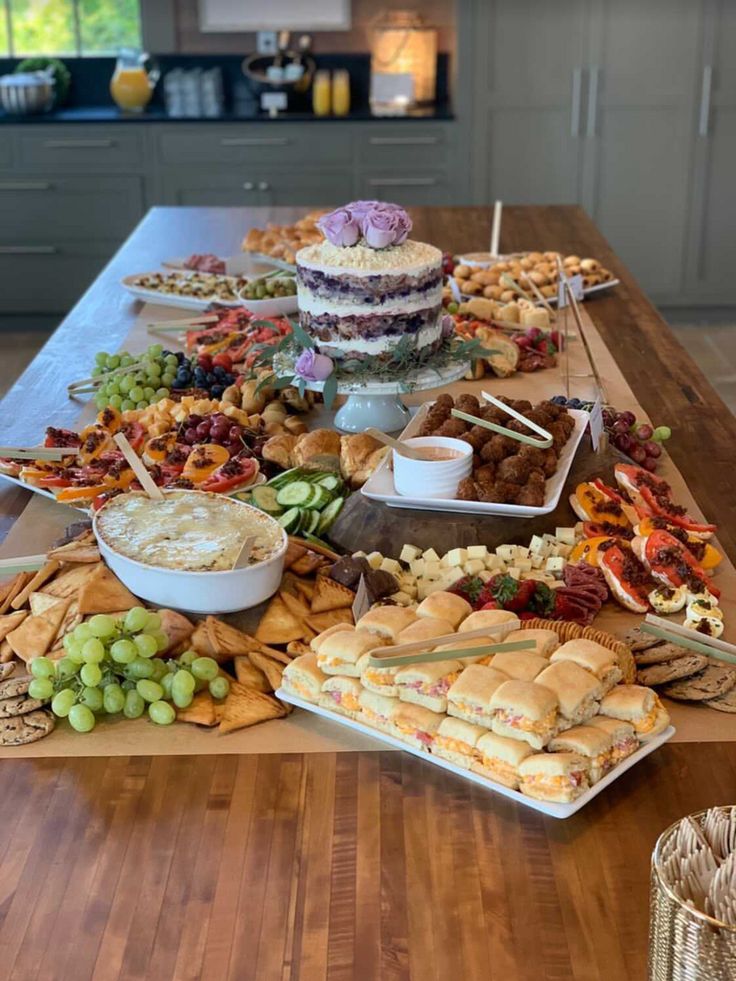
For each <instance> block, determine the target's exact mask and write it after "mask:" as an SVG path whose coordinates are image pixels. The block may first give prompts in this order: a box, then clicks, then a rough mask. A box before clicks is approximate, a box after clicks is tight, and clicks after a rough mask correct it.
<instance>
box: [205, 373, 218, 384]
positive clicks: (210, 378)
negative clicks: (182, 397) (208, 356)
mask: <svg viewBox="0 0 736 981" xmlns="http://www.w3.org/2000/svg"><path fill="white" fill-rule="evenodd" d="M207 384H208V385H216V384H217V375H213V374H212V372H211V371H208V372H207Z"/></svg>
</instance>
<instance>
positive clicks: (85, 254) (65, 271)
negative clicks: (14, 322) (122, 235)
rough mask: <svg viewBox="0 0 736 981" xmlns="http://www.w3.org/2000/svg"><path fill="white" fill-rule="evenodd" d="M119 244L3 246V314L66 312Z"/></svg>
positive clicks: (0, 275)
mask: <svg viewBox="0 0 736 981" xmlns="http://www.w3.org/2000/svg"><path fill="white" fill-rule="evenodd" d="M118 244H119V243H117V242H108V243H96V244H95V246H90V245H87V244H85V243H79V244H74V245H49V244H45V243H44V244H28V245H4V244H3V245H0V296H2V308H3V313H66V312H67V311H68V310H70V309H71V308H72V307H73V306H74V304H75V303H76V302H77V300H78V299H79V297H80V296H81V294H82V293H83V292H84V291H85V290H86V289H87V287H88V286H89V285H90V283H91V282H92V280H93V279H94V278H95V277H96V276H97V275H98V274H99V272H100V270H101V269H102V267H103V266H104V265H105V263H106V262H107V261H108V259H109V258H110V256H111V255H112V254H113V252H114V251H115V249H116V248H117V246H118Z"/></svg>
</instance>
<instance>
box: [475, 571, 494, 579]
mask: <svg viewBox="0 0 736 981" xmlns="http://www.w3.org/2000/svg"><path fill="white" fill-rule="evenodd" d="M493 575H494V574H493V573H492V572H491V571H490V570H489V569H484V570H483V572H479V573H478V578H479V579H482V580H483V582H490V581H491V579H493Z"/></svg>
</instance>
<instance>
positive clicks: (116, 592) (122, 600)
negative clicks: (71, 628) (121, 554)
mask: <svg viewBox="0 0 736 981" xmlns="http://www.w3.org/2000/svg"><path fill="white" fill-rule="evenodd" d="M82 568H84V567H82ZM87 568H91V567H90V566H88V567H87ZM77 602H78V603H79V612H80V613H81V614H82V615H83V616H87V615H88V614H89V613H115V612H117V611H118V610H129V609H130V607H131V606H138V605H139V602H138V599H137V598H136V597H135V596H134V595H133V594H132V593H131V591H130V590H129V589H128V588H127V587H125V586H123V584H122V583H121V582H120V580H119V579H118V578H117V576H115V575H113V573H112V572H110V570H109V569H108V568H107V566H105V565H102V564H100V565H99V566H98V567H97V569H96V570H95V572H94V573H93V575H91V576H90V577H89V578H88V579H87V581H86V582H85V583H84V585H83V586H82V587H81V588H80V590H79V597H78V599H77Z"/></svg>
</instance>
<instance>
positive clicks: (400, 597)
mask: <svg viewBox="0 0 736 981" xmlns="http://www.w3.org/2000/svg"><path fill="white" fill-rule="evenodd" d="M391 599H392V600H393V601H394V603H398V604H399V606H409V604H410V603H411V596H409V594H408V593H405V592H403V590H399V592H398V593H393V594H392V595H391Z"/></svg>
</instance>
